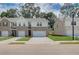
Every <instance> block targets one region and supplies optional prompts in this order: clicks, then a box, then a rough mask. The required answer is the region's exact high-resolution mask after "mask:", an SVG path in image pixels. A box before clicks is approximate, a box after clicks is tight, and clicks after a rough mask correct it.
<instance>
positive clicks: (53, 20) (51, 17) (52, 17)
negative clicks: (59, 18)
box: [44, 12, 56, 30]
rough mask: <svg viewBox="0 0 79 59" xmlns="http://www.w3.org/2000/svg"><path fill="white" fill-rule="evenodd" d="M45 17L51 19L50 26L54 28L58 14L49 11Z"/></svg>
mask: <svg viewBox="0 0 79 59" xmlns="http://www.w3.org/2000/svg"><path fill="white" fill-rule="evenodd" d="M44 18H46V19H47V20H48V21H49V26H50V28H52V30H54V28H53V25H54V23H55V20H56V16H55V14H54V13H53V12H48V13H47V14H46V15H45V16H44Z"/></svg>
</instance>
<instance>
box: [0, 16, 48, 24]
mask: <svg viewBox="0 0 79 59" xmlns="http://www.w3.org/2000/svg"><path fill="white" fill-rule="evenodd" d="M3 19H6V20H8V21H10V22H23V23H24V22H35V21H38V22H48V20H46V19H45V18H24V17H17V18H7V17H3V18H0V21H1V20H3Z"/></svg>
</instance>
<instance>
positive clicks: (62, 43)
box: [60, 42, 79, 44]
mask: <svg viewBox="0 0 79 59" xmlns="http://www.w3.org/2000/svg"><path fill="white" fill-rule="evenodd" d="M60 44H79V42H60Z"/></svg>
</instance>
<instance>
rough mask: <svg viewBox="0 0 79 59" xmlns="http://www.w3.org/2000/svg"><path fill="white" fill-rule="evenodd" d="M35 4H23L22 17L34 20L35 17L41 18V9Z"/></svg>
mask: <svg viewBox="0 0 79 59" xmlns="http://www.w3.org/2000/svg"><path fill="white" fill-rule="evenodd" d="M34 5H35V4H34V3H25V4H21V6H20V7H21V9H20V11H21V13H22V16H23V17H25V18H33V16H36V18H38V17H39V12H40V7H38V6H37V7H35V6H34Z"/></svg>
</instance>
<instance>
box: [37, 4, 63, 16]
mask: <svg viewBox="0 0 79 59" xmlns="http://www.w3.org/2000/svg"><path fill="white" fill-rule="evenodd" d="M36 5H37V6H40V8H41V12H53V13H54V14H55V15H57V16H58V15H59V14H60V8H61V6H63V3H61V4H59V3H42V4H41V3H39V4H36Z"/></svg>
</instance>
